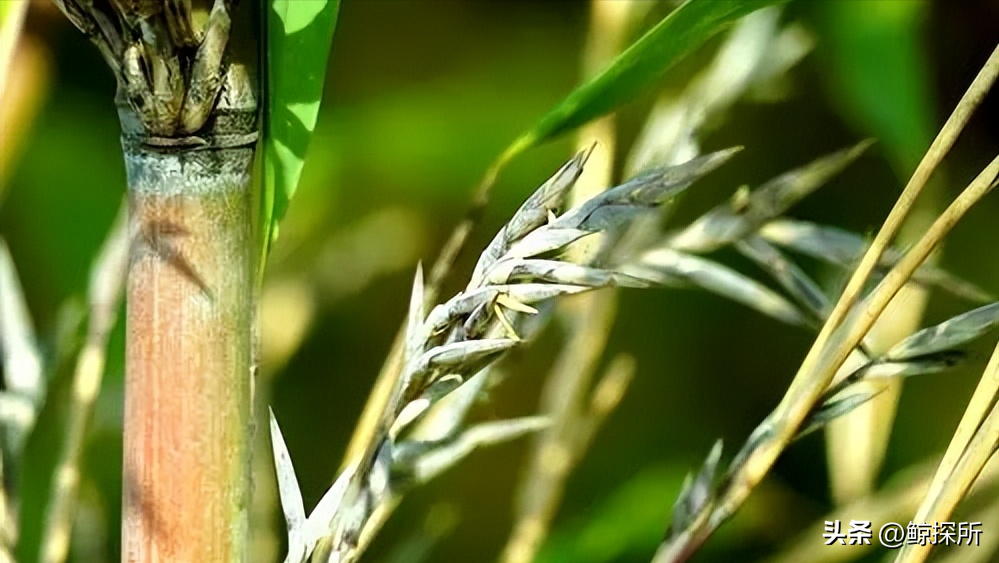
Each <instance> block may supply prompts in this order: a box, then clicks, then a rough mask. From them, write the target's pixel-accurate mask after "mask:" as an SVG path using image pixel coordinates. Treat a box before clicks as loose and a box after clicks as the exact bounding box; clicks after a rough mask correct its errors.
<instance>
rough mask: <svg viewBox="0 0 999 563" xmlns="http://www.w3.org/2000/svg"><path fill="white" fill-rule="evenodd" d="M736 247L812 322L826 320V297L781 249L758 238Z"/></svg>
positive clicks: (749, 237)
mask: <svg viewBox="0 0 999 563" xmlns="http://www.w3.org/2000/svg"><path fill="white" fill-rule="evenodd" d="M735 248H736V250H738V251H739V252H740V253H741V254H742V255H743V256H746V257H747V258H749V259H750V260H752V261H754V262H756V263H757V264H758V265H759V266H760V267H761V268H762V269H763V270H765V271H766V272H767V273H768V274H770V276H771V277H772V278H774V279H775V280H776V281H777V283H779V284H780V285H781V287H783V288H784V291H786V292H787V293H788V295H790V296H791V297H793V298H794V299H795V301H797V302H798V304H799V305H801V306H802V307H803V308H805V309H806V310H807V311H808V312H809V313H810V314H811V315H812V317H814V319H815V320H818V321H822V320H825V318H826V316H827V314H828V312H829V311H830V310H831V309H832V304H831V303H830V302H829V298H828V297H826V294H825V293H823V292H822V288H820V287H819V284H818V283H816V282H815V281H814V280H813V279H812V278H811V277H809V276H808V274H806V273H805V272H804V271H803V270H802V269H801V268H799V267H798V266H797V264H795V263H794V262H792V261H791V260H790V259H788V257H787V256H784V254H783V253H782V252H781V251H780V250H778V249H777V248H775V247H774V246H773V245H772V244H770V243H769V242H767V241H765V240H764V239H763V238H761V237H759V236H757V235H750V236H748V237H746V238H745V239H743V240H740V241H738V242H736V243H735Z"/></svg>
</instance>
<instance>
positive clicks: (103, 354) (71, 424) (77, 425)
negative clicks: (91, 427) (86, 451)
mask: <svg viewBox="0 0 999 563" xmlns="http://www.w3.org/2000/svg"><path fill="white" fill-rule="evenodd" d="M127 266H128V228H127V221H126V208H125V207H124V206H123V207H122V209H121V211H119V213H118V218H117V219H116V220H115V223H114V225H113V226H112V227H111V232H110V233H109V234H108V238H107V239H106V240H105V242H104V245H103V246H102V247H101V251H100V253H99V254H98V256H97V259H96V260H95V261H94V266H93V270H92V272H91V276H90V287H89V290H88V293H89V302H90V304H89V305H90V307H89V308H90V315H89V316H90V318H89V321H88V327H87V337H86V341H85V342H84V344H83V349H82V350H81V351H80V355H79V356H78V357H77V361H76V368H75V370H74V372H73V387H72V395H71V396H70V399H69V404H68V409H69V413H68V415H67V435H66V438H65V440H64V441H63V444H62V447H61V448H60V451H59V460H58V462H57V464H56V466H55V467H56V470H55V479H54V480H53V482H52V487H53V491H52V494H51V495H50V497H49V498H51V499H52V501H51V503H50V504H49V506H48V510H47V514H46V520H45V530H44V532H43V538H42V542H41V545H42V559H41V560H42V561H43V562H45V563H62V562H63V561H65V560H66V556H67V554H68V553H69V540H70V533H71V531H72V525H73V519H74V517H75V512H76V510H75V508H76V499H77V493H78V489H79V486H80V467H79V464H80V457H81V456H82V454H83V446H84V439H85V438H86V432H87V426H88V423H89V421H90V416H91V413H92V412H93V407H94V401H95V400H96V399H97V394H98V392H100V389H101V380H102V379H103V377H104V364H105V360H106V358H107V343H108V338H109V337H110V336H111V329H112V328H114V324H115V321H116V320H117V317H118V307H119V305H120V303H121V299H122V293H123V292H124V287H125V274H126V272H127Z"/></svg>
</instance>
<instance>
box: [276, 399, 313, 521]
mask: <svg viewBox="0 0 999 563" xmlns="http://www.w3.org/2000/svg"><path fill="white" fill-rule="evenodd" d="M267 414H268V415H269V417H270V427H271V449H272V450H273V452H274V471H275V472H276V473H277V481H278V497H279V498H280V499H281V508H282V510H284V520H285V522H286V523H287V524H288V531H289V533H290V532H291V531H292V530H298V529H299V528H300V527H301V526H302V523H303V522H305V506H304V505H303V504H302V491H301V490H299V488H298V477H297V476H296V475H295V466H294V465H293V464H292V462H291V455H290V454H289V453H288V446H287V445H285V443H284V436H283V435H282V434H281V428H280V427H279V426H278V422H277V418H275V417H274V411H273V410H271V409H269V408H268V409H267Z"/></svg>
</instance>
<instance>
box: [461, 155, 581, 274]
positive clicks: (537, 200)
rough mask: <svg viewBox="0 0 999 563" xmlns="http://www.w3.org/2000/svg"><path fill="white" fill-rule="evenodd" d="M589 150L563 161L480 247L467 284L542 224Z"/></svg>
mask: <svg viewBox="0 0 999 563" xmlns="http://www.w3.org/2000/svg"><path fill="white" fill-rule="evenodd" d="M590 152H591V151H590V150H586V151H580V152H579V153H577V154H576V156H575V157H573V158H572V160H570V161H569V162H567V163H565V164H564V165H562V168H559V170H558V172H556V173H555V174H554V175H553V176H552V177H551V178H549V179H548V181H547V182H545V183H544V184H542V186H541V187H540V188H538V190H537V191H535V192H534V193H533V194H531V196H530V197H529V198H527V201H525V202H524V203H523V205H521V206H520V209H518V210H517V212H516V213H514V215H513V217H512V218H511V219H510V221H509V222H507V224H506V225H504V226H503V228H502V229H500V231H499V232H498V233H496V236H495V237H493V240H492V241H491V242H490V243H489V246H487V247H486V249H485V250H483V251H482V254H481V255H480V256H479V260H478V262H477V263H476V264H475V270H474V271H473V273H472V279H471V281H470V282H469V284H468V287H469V288H474V287H478V285H479V283H480V282H481V280H482V276H483V275H484V273H485V271H486V269H488V268H489V267H490V266H491V265H492V264H493V263H494V262H496V260H498V259H499V258H500V257H501V256H503V254H504V253H505V252H506V251H507V250H509V249H510V245H511V244H513V243H514V242H516V241H518V240H520V239H522V238H524V237H525V236H526V235H527V234H528V233H530V232H531V231H533V230H535V229H537V228H538V227H540V226H541V225H544V224H545V221H547V220H548V214H549V213H551V212H554V211H556V210H558V209H559V208H561V207H562V204H563V202H564V200H565V196H566V195H567V194H568V193H569V190H571V189H572V187H573V186H574V185H575V184H576V180H577V179H579V176H580V174H582V173H583V165H584V164H586V160H587V159H588V158H589V156H590Z"/></svg>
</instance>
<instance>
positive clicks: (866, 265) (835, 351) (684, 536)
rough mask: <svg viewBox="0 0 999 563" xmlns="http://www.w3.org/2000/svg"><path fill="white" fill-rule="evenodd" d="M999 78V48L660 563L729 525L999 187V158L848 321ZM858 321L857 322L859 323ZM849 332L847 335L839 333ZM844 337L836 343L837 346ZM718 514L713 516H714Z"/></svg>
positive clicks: (685, 552) (662, 550)
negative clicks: (828, 393) (867, 343)
mask: <svg viewBox="0 0 999 563" xmlns="http://www.w3.org/2000/svg"><path fill="white" fill-rule="evenodd" d="M997 74H999V47H997V48H996V50H995V51H993V53H992V55H991V56H990V57H989V60H988V61H987V62H986V63H985V66H984V67H983V68H982V70H981V72H979V74H978V76H977V77H976V78H975V80H974V81H973V83H972V85H971V86H970V87H969V89H968V91H967V92H966V93H965V95H964V97H962V99H961V101H960V102H959V103H958V106H957V108H955V110H954V112H953V113H952V115H951V117H950V118H949V119H948V120H947V123H945V124H944V127H943V129H941V131H940V133H939V134H938V136H937V138H936V139H935V140H934V142H933V144H932V145H931V146H930V148H929V150H928V151H927V153H926V155H925V156H924V157H923V160H922V161H921V162H920V164H919V166H918V167H917V168H916V171H915V172H914V173H913V176H912V179H910V181H909V183H908V185H907V186H906V188H905V190H904V191H903V192H902V194H901V196H900V197H899V200H898V202H897V203H896V204H895V206H894V207H893V209H892V211H891V212H890V213H889V215H888V217H887V219H886V220H885V222H884V225H883V226H882V228H881V230H880V231H879V232H878V235H877V236H876V237H875V239H874V241H873V242H872V243H871V246H870V247H869V248H868V250H867V252H866V253H865V255H864V257H863V258H862V259H861V261H860V264H859V265H858V267H857V269H856V270H855V271H854V273H853V275H852V277H851V279H850V281H849V282H848V284H847V286H846V289H844V291H843V294H842V295H841V297H840V299H839V301H838V302H837V304H836V307H835V308H834V309H833V311H832V313H831V314H830V316H829V318H828V319H827V321H826V323H825V324H824V325H823V328H822V330H821V332H820V333H819V335H818V337H817V338H816V340H815V342H814V343H813V345H812V347H811V349H810V350H809V352H808V354H807V355H806V357H805V359H804V361H803V362H802V365H801V367H800V368H799V370H798V373H797V374H796V375H795V378H794V380H793V381H792V383H791V385H790V387H789V389H788V391H787V393H786V394H785V395H784V398H783V399H782V400H781V402H780V403H779V404H778V406H777V407H776V408H775V410H774V412H773V413H772V414H771V415H770V416H769V417H768V418H767V420H766V421H765V422H764V423H763V424H762V425H760V426H759V427H758V428H757V430H756V431H755V432H754V434H753V437H751V438H750V441H749V443H748V444H747V446H748V449H745V450H744V454H743V455H740V456H739V458H738V462H739V464H738V465H735V466H733V467H732V469H731V472H730V474H729V475H728V476H727V477H726V481H725V485H724V487H723V489H722V491H721V493H720V495H719V496H718V497H717V499H716V501H715V502H712V503H706V504H705V506H704V508H703V510H702V512H701V513H699V515H697V516H696V517H694V518H692V519H691V525H690V526H689V527H688V528H686V529H684V530H682V531H681V532H680V533H679V534H678V535H677V536H675V537H674V538H673V540H672V541H670V542H667V543H664V544H663V546H662V547H661V548H660V550H659V551H658V552H657V554H656V556H655V558H654V561H656V563H665V562H673V561H684V560H686V559H687V558H688V557H689V556H690V555H691V553H692V552H693V551H694V550H696V548H697V547H698V546H700V545H701V544H702V543H703V542H704V541H705V540H706V539H707V538H708V536H710V534H711V533H712V532H713V530H715V529H716V528H717V527H718V526H720V525H721V523H722V522H724V521H725V520H727V519H728V518H729V517H730V516H731V515H732V514H734V512H735V511H736V510H737V509H738V507H739V506H741V505H742V503H743V502H744V501H745V499H746V497H748V496H749V494H750V492H751V491H752V490H753V488H754V487H755V486H756V485H757V484H758V483H759V482H760V481H761V480H762V479H763V477H764V476H765V475H766V473H767V472H768V471H769V470H770V467H771V466H772V465H773V463H774V462H775V461H776V459H777V457H778V456H779V455H780V453H781V452H782V451H783V450H784V448H786V447H787V445H788V444H789V443H790V442H791V441H792V440H793V438H794V436H795V435H796V433H797V430H798V428H799V427H800V426H801V424H802V422H803V421H804V420H805V418H806V417H807V416H808V414H809V413H810V412H811V411H812V409H813V408H814V406H815V404H816V402H817V401H818V400H819V399H820V398H821V396H822V394H823V393H824V392H825V389H826V388H827V387H828V385H829V383H830V381H831V380H832V378H833V376H834V375H835V373H836V370H837V369H838V368H839V366H840V364H842V363H843V361H845V359H846V358H847V356H848V355H849V354H850V352H851V351H852V350H853V349H854V348H855V347H856V346H857V344H858V343H859V342H860V340H861V339H862V338H863V336H864V335H865V334H866V332H867V331H868V330H869V328H870V326H871V325H872V324H873V322H874V321H875V320H876V319H877V317H878V316H879V315H880V313H881V312H882V311H883V310H884V308H885V306H887V304H888V302H890V301H891V299H892V298H893V297H894V296H895V294H896V293H897V292H898V290H899V289H900V288H901V286H902V285H904V283H905V282H906V281H908V279H909V278H910V277H911V275H912V273H913V272H914V271H915V270H916V268H918V266H919V265H920V264H921V263H922V262H923V261H924V260H925V259H926V256H928V255H929V253H930V252H931V251H932V250H933V248H935V246H936V245H937V244H938V243H939V242H940V240H941V238H942V237H943V236H944V235H945V234H946V233H947V232H948V231H949V230H950V228H951V227H953V225H954V224H955V223H956V222H957V220H959V219H960V218H961V217H962V216H963V214H964V213H965V212H966V211H967V209H968V208H969V207H970V206H971V205H972V204H974V203H975V202H977V201H978V200H979V199H980V198H981V197H983V196H984V195H985V194H986V193H988V191H989V190H990V189H991V187H993V181H994V179H995V177H996V172H997V170H999V158H997V159H995V160H993V162H992V163H991V164H990V165H989V166H987V167H986V169H985V170H983V171H982V173H981V174H980V175H979V177H978V178H976V179H975V181H974V182H972V184H971V185H970V186H968V188H967V189H966V190H965V191H964V192H962V194H961V195H960V196H959V197H958V198H957V199H956V200H955V201H954V202H953V203H952V204H951V206H950V207H948V208H947V210H946V211H944V213H943V214H941V216H940V217H939V218H938V219H937V220H936V221H935V222H934V223H933V226H932V227H931V228H930V229H929V231H928V232H927V233H926V235H924V236H923V237H922V239H921V240H920V241H919V243H917V244H916V246H915V247H914V248H913V249H912V250H911V251H910V252H908V253H907V254H906V255H905V257H904V258H903V259H902V260H901V261H899V263H898V264H897V265H896V266H895V267H894V268H893V269H892V271H891V272H889V273H888V275H887V276H886V277H885V279H884V280H883V281H882V283H881V284H879V286H878V288H877V289H876V290H875V291H874V293H873V294H872V295H871V296H870V297H869V298H868V299H867V300H866V304H865V307H864V310H863V311H862V312H861V313H860V314H859V315H855V316H854V318H851V319H848V318H847V317H848V315H850V312H851V311H852V310H853V309H854V305H855V304H856V302H857V301H858V300H859V298H860V295H861V291H862V289H863V288H864V286H865V285H866V283H867V280H868V279H869V277H870V275H871V273H872V272H873V271H874V268H875V267H876V266H877V264H878V262H879V261H880V259H881V255H882V254H883V253H884V252H885V250H886V249H887V248H888V245H889V244H890V242H891V240H892V239H893V238H894V236H895V234H896V233H897V231H898V229H899V227H900V226H901V224H902V221H903V220H904V219H905V217H906V215H907V213H908V211H909V210H910V209H911V208H912V205H913V203H914V202H915V199H916V197H917V196H918V194H919V192H920V191H921V189H922V188H923V186H925V184H926V181H927V180H928V179H929V176H930V174H931V173H932V172H933V170H934V169H935V168H936V166H937V165H938V164H939V162H940V161H941V160H942V158H943V156H944V155H945V154H946V153H947V151H948V150H949V149H950V147H952V146H953V144H954V141H955V140H956V138H957V136H958V134H959V133H960V131H961V130H962V129H963V127H964V125H965V124H966V123H967V121H968V119H969V118H970V116H971V113H972V112H973V110H974V109H975V108H976V107H977V106H978V105H979V104H980V103H981V101H982V100H983V99H984V97H985V94H986V93H987V92H988V90H989V88H990V87H991V85H992V83H993V82H994V81H995V79H996V76H997ZM851 321H852V322H851ZM840 325H843V327H844V329H843V330H838V329H839V328H840ZM834 337H836V340H832V339H833V338H834ZM708 513H710V517H708Z"/></svg>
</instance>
